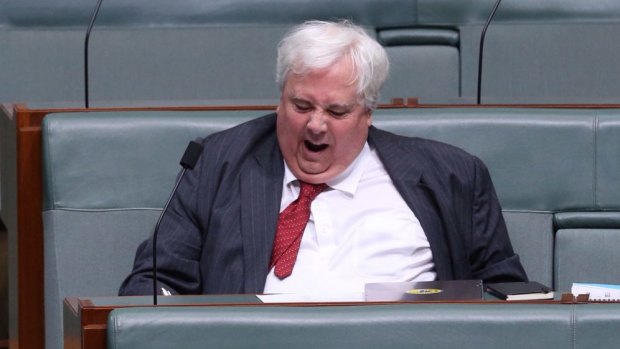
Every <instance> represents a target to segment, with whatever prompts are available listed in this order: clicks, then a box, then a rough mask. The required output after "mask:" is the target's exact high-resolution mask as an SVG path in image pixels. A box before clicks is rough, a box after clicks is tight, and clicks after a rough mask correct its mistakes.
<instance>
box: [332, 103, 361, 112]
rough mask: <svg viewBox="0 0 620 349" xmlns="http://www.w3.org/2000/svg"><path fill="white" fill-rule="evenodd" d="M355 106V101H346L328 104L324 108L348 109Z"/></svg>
mask: <svg viewBox="0 0 620 349" xmlns="http://www.w3.org/2000/svg"><path fill="white" fill-rule="evenodd" d="M354 107H355V103H346V104H338V103H334V104H329V105H327V107H326V108H325V109H336V110H350V109H353V108H354Z"/></svg>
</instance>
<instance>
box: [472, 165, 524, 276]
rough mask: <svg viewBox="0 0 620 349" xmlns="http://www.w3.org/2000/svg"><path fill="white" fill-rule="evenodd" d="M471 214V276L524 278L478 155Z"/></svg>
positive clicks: (493, 191)
mask: <svg viewBox="0 0 620 349" xmlns="http://www.w3.org/2000/svg"><path fill="white" fill-rule="evenodd" d="M472 214H473V217H472V224H473V227H472V234H473V236H472V242H471V243H472V249H471V252H470V257H469V258H470V264H471V268H472V272H473V275H474V277H475V278H477V279H482V280H484V281H485V282H510V281H526V280H527V276H526V273H525V270H524V269H523V266H522V265H521V262H520V261H519V256H518V255H517V254H515V253H514V251H513V249H512V245H511V243H510V238H509V236H508V231H507V229H506V223H505V222H504V218H503V216H502V210H501V206H500V204H499V200H498V199H497V195H496V193H495V189H494V188H493V183H492V181H491V177H490V175H489V171H488V170H487V168H486V166H485V165H484V164H483V163H482V161H480V160H479V159H478V158H475V179H474V192H473V213H472Z"/></svg>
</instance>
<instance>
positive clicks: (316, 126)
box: [308, 109, 327, 133]
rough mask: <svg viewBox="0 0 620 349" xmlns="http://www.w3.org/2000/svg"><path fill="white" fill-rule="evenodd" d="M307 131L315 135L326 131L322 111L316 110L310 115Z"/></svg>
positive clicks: (325, 122) (324, 117) (325, 121)
mask: <svg viewBox="0 0 620 349" xmlns="http://www.w3.org/2000/svg"><path fill="white" fill-rule="evenodd" d="M308 129H309V130H311V131H312V132H315V133H320V132H324V131H326V130H327V115H325V112H324V111H323V110H318V109H317V110H315V111H313V112H312V113H311V114H310V120H308Z"/></svg>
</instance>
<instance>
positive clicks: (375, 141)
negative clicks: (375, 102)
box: [368, 127, 454, 280]
mask: <svg viewBox="0 0 620 349" xmlns="http://www.w3.org/2000/svg"><path fill="white" fill-rule="evenodd" d="M399 139H400V137H398V136H394V135H393V134H390V133H388V132H385V131H380V130H378V129H376V128H374V127H371V129H370V132H369V137H368V141H369V143H370V144H372V145H373V146H374V147H375V149H376V150H377V152H378V154H379V157H380V158H381V161H382V163H383V165H384V166H385V169H386V171H387V172H388V174H389V175H390V178H392V182H393V183H394V186H395V187H396V189H397V190H398V192H399V193H400V194H401V196H402V197H403V199H404V200H405V202H406V203H407V205H408V206H409V207H410V208H411V210H412V211H413V213H414V214H415V215H416V217H417V218H418V220H419V221H420V224H421V225H422V229H424V233H425V234H426V237H427V239H428V242H429V244H430V247H431V251H432V253H433V262H434V263H435V271H436V272H437V277H438V279H440V280H445V279H452V278H453V274H454V273H453V270H452V261H451V257H450V251H449V248H448V244H447V240H446V233H445V227H444V224H442V220H441V218H440V212H441V207H440V204H439V202H438V200H437V198H436V196H435V193H434V191H433V189H432V188H431V187H429V186H428V184H427V183H426V181H425V179H424V168H425V165H424V163H425V161H426V160H425V159H424V158H423V157H421V156H420V155H419V154H418V153H417V152H416V151H415V149H412V147H411V146H409V145H404V144H402V143H399Z"/></svg>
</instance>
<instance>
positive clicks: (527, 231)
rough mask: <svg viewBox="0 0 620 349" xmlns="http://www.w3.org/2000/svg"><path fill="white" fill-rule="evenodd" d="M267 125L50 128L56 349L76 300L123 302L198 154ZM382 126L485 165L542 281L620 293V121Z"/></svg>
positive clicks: (523, 112) (134, 117) (471, 120)
mask: <svg viewBox="0 0 620 349" xmlns="http://www.w3.org/2000/svg"><path fill="white" fill-rule="evenodd" d="M264 113H265V112H262V111H245V112H239V111H191V112H189V111H188V112H121V111H119V112H89V113H68V114H56V115H50V116H48V117H46V118H45V120H44V124H43V148H44V153H43V158H44V194H45V202H44V212H43V218H44V237H45V241H44V244H45V245H44V252H45V303H46V304H45V306H46V315H45V316H46V330H47V340H48V343H56V344H58V343H59V341H60V333H61V331H60V329H61V327H60V326H61V325H60V324H61V322H62V321H61V314H60V305H61V302H62V299H63V298H65V297H68V296H85V295H87V296H98V295H102V296H103V295H114V294H116V292H117V290H118V287H119V285H120V283H121V282H122V280H123V278H124V277H125V276H126V275H127V274H128V273H129V271H130V269H131V265H132V258H133V255H134V252H135V248H136V247H137V245H138V243H139V242H140V241H141V240H143V239H145V238H146V237H148V235H149V234H151V233H152V229H153V226H154V224H155V220H156V218H157V216H158V214H159V212H160V209H161V207H162V206H163V203H164V202H165V199H166V198H167V196H168V195H169V191H170V190H171V187H172V185H173V182H174V178H175V176H176V174H177V173H178V170H179V166H178V165H177V164H178V161H179V159H180V157H181V155H182V153H183V149H184V147H185V145H186V144H187V142H188V141H189V140H191V139H194V138H196V137H201V136H206V135H208V134H210V133H212V132H215V131H218V130H222V129H224V128H228V127H231V126H233V125H235V124H237V123H240V122H242V121H244V120H248V119H250V118H253V117H257V116H259V115H262V114H264ZM373 123H374V125H376V126H377V127H379V128H382V129H385V130H388V131H392V132H395V133H398V134H403V135H407V136H419V137H424V138H431V139H435V140H440V141H444V142H447V143H450V144H453V145H456V146H459V147H461V148H463V149H465V150H467V151H469V152H470V153H472V154H474V155H476V156H478V157H479V158H481V159H482V160H483V161H484V162H485V164H486V165H487V167H488V168H489V171H490V173H491V177H492V179H493V181H494V184H495V187H496V190H497V194H498V197H499V199H500V203H501V204H502V207H503V210H504V215H505V218H506V222H507V225H508V230H509V234H510V237H511V240H512V243H513V247H514V249H515V251H516V252H517V253H518V254H519V255H520V256H521V259H522V262H523V265H524V267H525V269H526V271H527V273H528V275H529V277H530V278H531V279H533V280H536V281H540V282H543V283H546V284H549V285H553V286H554V287H555V288H556V290H562V291H566V290H568V289H569V288H570V284H571V283H572V282H573V281H591V282H594V281H601V282H602V281H606V282H620V274H619V273H620V272H619V271H618V269H617V268H616V267H615V265H616V264H609V263H605V261H607V262H611V261H617V258H618V257H615V256H616V255H617V254H616V245H613V244H611V243H609V242H610V241H611V242H617V241H618V240H617V239H618V236H619V235H618V232H620V183H619V181H617V180H616V178H617V176H618V175H617V174H618V173H620V156H619V155H618V152H619V151H620V143H619V142H620V113H618V112H617V111H615V110H596V109H579V110H569V109H531V108H519V109H510V108H478V109H470V108H442V109H425V108H415V109H407V108H405V109H379V110H377V111H376V112H375V113H374V116H373ZM557 228H561V230H559V231H558V232H557V235H556V230H557ZM586 242H587V243H586ZM582 252H583V253H582ZM592 256H594V257H595V258H594V259H590V260H588V258H591V257H592ZM554 263H555V264H554ZM586 278H587V279H586ZM54 347H57V346H54ZM48 348H52V347H50V346H48Z"/></svg>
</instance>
